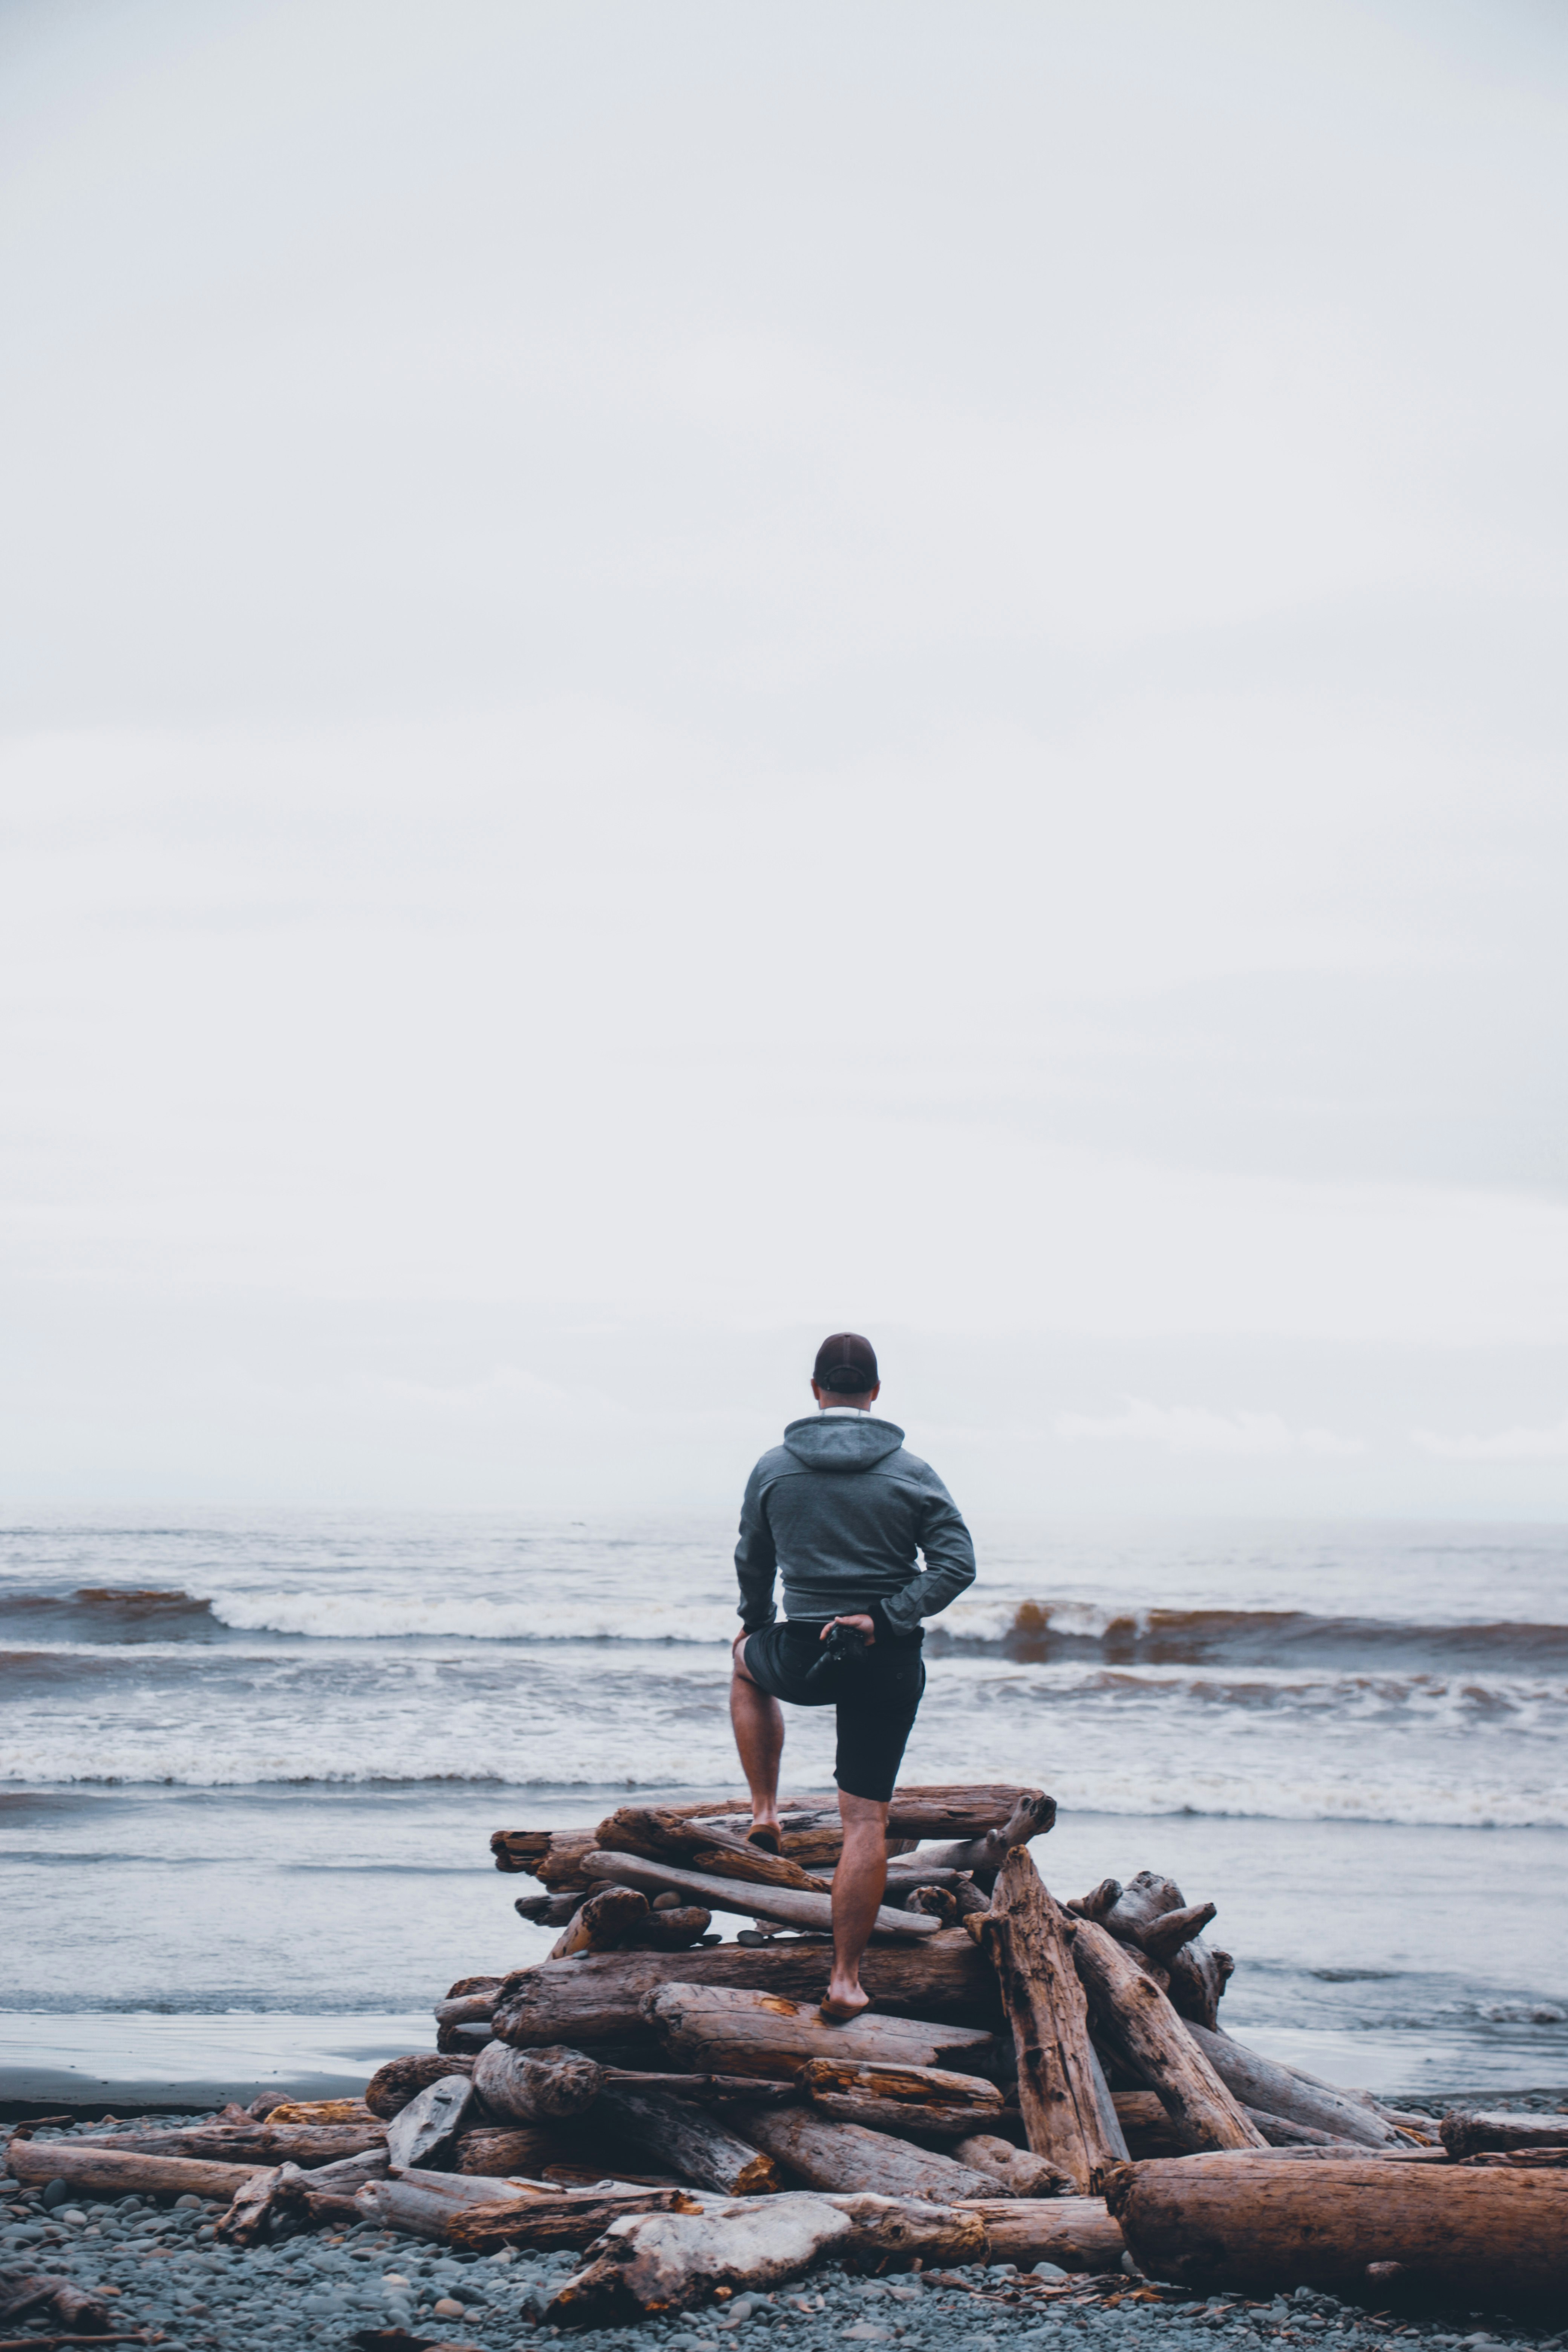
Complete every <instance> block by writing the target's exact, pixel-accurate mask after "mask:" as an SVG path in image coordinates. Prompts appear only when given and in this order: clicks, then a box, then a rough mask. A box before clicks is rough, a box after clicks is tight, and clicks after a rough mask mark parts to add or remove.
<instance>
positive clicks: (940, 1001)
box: [0, 0, 1568, 1517]
mask: <svg viewBox="0 0 1568 2352" xmlns="http://www.w3.org/2000/svg"><path fill="white" fill-rule="evenodd" d="M1565 92H1568V17H1565V16H1564V14H1563V10H1562V8H1561V6H1560V5H1557V0H1407V5H1405V4H1404V0H1271V5H1269V6H1268V7H1267V8H1259V7H1258V6H1257V5H1253V0H1234V5H1224V0H1183V5H1180V6H1177V7H1173V6H1172V5H1170V0H1146V5H1139V4H1138V0H1127V4H1124V0H1073V4H1072V5H1065V0H984V5H974V0H948V5H930V0H820V5H814V0H658V5H648V4H647V0H553V5H530V4H529V0H439V5H437V0H423V5H409V0H4V5H0V207H3V215H0V319H3V320H4V321H5V327H4V334H5V346H6V358H5V369H4V389H3V394H0V400H3V404H4V412H5V413H4V415H3V417H0V464H3V466H4V469H5V512H4V520H3V525H0V529H3V537H4V548H5V553H4V558H3V559H0V562H3V575H4V576H3V581H0V595H3V598H4V611H3V614H0V662H3V665H4V669H3V679H0V688H3V696H4V707H3V714H0V729H3V736H0V754H3V758H4V768H5V785H4V826H5V832H4V868H3V876H4V878H3V888H4V899H3V902H0V994H3V1002H4V1008H5V1044H4V1055H5V1061H4V1078H3V1086H0V1120H3V1138H0V1141H3V1158H0V1196H3V1205H0V1217H3V1226H0V1244H3V1250H4V1274H3V1291H0V1310H3V1318H4V1340H3V1362H0V1390H3V1394H0V1402H3V1403H4V1407H5V1416H4V1417H5V1430H6V1435H5V1440H4V1454H3V1459H0V1496H3V1497H5V1498H6V1499H7V1500H8V1501H9V1502H10V1503H12V1504H15V1505H16V1506H18V1507H19V1506H20V1505H21V1504H23V1503H26V1502H34V1501H37V1502H52V1503H55V1504H58V1505H59V1506H61V1507H76V1506H81V1507H87V1506H89V1505H102V1504H107V1503H112V1502H115V1501H119V1500H126V1501H134V1500H138V1499H142V1500H149V1499H154V1498H156V1499H160V1500H163V1499H169V1500H174V1501H178V1500H191V1501H196V1500H208V1501H211V1500H231V1501H236V1502H250V1501H255V1502H269V1501H285V1502H286V1501H291V1500H292V1501H319V1500H342V1501H350V1502H365V1503H374V1502H386V1503H405V1502H409V1503H425V1502H429V1503H449V1504H461V1503H465V1502H471V1503H473V1504H475V1505H478V1506H490V1505H495V1504H509V1505H512V1504H515V1505H518V1506H523V1507H551V1508H556V1507H588V1506H592V1505H594V1504H596V1503H600V1502H604V1503H606V1504H608V1503H614V1504H616V1506H627V1505H633V1506H635V1505H638V1504H647V1505H648V1506H650V1507H652V1506H663V1505H668V1504H688V1503H691V1504H701V1505H704V1506H706V1505H712V1506H714V1507H718V1506H721V1505H725V1506H727V1505H728V1503H729V1502H730V1500H731V1497H732V1496H733V1494H734V1493H735V1492H736V1491H737V1489H738V1483H739V1481H740V1479H741V1478H742V1477H743V1475H744V1472H745V1469H746V1467H747V1466H748V1464H749V1462H750V1459H751V1458H752V1454H753V1453H754V1452H755V1451H756V1450H757V1448H758V1446H760V1445H761V1444H765V1443H767V1442H770V1440H771V1436H772V1433H773V1432H774V1431H775V1430H776V1428H777V1427H778V1426H779V1424H780V1423H782V1421H783V1420H784V1417H785V1416H786V1415H787V1414H788V1413H790V1412H794V1411H795V1410H797V1409H799V1407H800V1404H801V1402H802V1401H803V1399H804V1398H805V1390H804V1387H803V1385H802V1383H803V1382H804V1379H805V1371H806V1370H807V1368H808V1364H809V1356H810V1352H811V1349H812V1347H813V1346H814V1345H815V1342H816V1339H817V1338H818V1337H820V1336H821V1333H822V1332H823V1331H824V1330H826V1329H828V1328H838V1327H843V1326H846V1325H847V1326H851V1327H854V1328H860V1329H864V1330H867V1331H868V1332H869V1333H870V1334H871V1336H872V1337H873V1338H874V1339H877V1340H878V1342H879V1345H880V1346H881V1348H882V1351H883V1355H884V1360H885V1363H886V1367H887V1371H888V1383H887V1391H886V1399H885V1402H886V1407H887V1410H888V1411H889V1412H890V1413H892V1414H893V1415H894V1416H895V1417H897V1418H900V1419H903V1420H906V1422H907V1425H908V1426H909V1428H910V1435H911V1440H912V1441H918V1442H920V1443H921V1444H929V1445H930V1447H931V1452H932V1453H933V1454H934V1455H935V1456H936V1457H937V1459H938V1461H939V1466H941V1467H942V1469H943V1470H944V1472H946V1473H948V1474H949V1476H950V1483H951V1484H952V1485H953V1486H955V1488H957V1489H958V1490H959V1491H960V1493H961V1498H962V1499H964V1500H966V1501H968V1502H970V1503H971V1505H972V1506H973V1507H975V1508H976V1509H977V1510H980V1511H984V1510H993V1511H996V1512H1002V1511H1007V1512H1010V1513H1011V1512H1020V1511H1033V1512H1038V1513H1041V1514H1046V1513H1055V1512H1058V1511H1076V1510H1103V1509H1119V1510H1121V1509H1126V1510H1142V1509H1148V1510H1163V1509H1168V1508H1183V1509H1200V1510H1233V1509H1234V1510H1247V1511H1258V1510H1281V1511H1290V1512H1301V1511H1341V1510H1363V1509H1371V1510H1379V1511H1401V1512H1410V1513H1426V1512H1431V1513H1493V1514H1510V1515H1515V1516H1527V1517H1528V1516H1535V1517H1561V1516H1563V1514H1564V1513H1568V1093H1565V1088H1564V1077H1563V1073H1564V1063H1565V1052H1564V1048H1565V1045H1568V1034H1565V1033H1568V969H1565V966H1568V947H1565V943H1564V942H1565V933H1568V926H1565V922H1564V905H1563V900H1564V888H1563V884H1564V871H1565V852H1568V838H1565V835H1568V795H1565V790H1564V780H1563V741H1564V733H1565V729H1564V716H1565V714H1564V708H1563V706H1564V698H1565V691H1568V677H1565V666H1564V661H1563V614H1564V602H1565V587H1568V570H1565V561H1564V559H1565V555H1568V459H1565V455H1564V438H1563V415H1564V414H1565V413H1568V369H1565V366H1564V356H1565V354H1564V342H1565V336H1568V329H1565V325H1564V314H1563V302H1562V288H1563V283H1564V280H1565V278H1568V252H1565V250H1564V247H1565V245H1568V235H1565V231H1568V175H1565V173H1564V168H1563V155H1564V152H1565V150H1564V132H1565V129H1568V123H1565V108H1564V96H1565Z"/></svg>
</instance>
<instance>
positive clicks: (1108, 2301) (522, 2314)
mask: <svg viewBox="0 0 1568 2352" xmlns="http://www.w3.org/2000/svg"><path fill="white" fill-rule="evenodd" d="M1510 2104H1522V2102H1511V2103H1510ZM176 2120H179V2119H176V2118H173V2117H170V2116H157V2117H149V2118H148V2119H147V2121H148V2123H149V2124H150V2125H153V2124H161V2125H169V2124H171V2123H173V2122H174V2121H176ZM191 2120H192V2121H196V2120H205V2117H203V2118H198V2117H193V2118H191ZM63 2136H65V2135H62V2137H63ZM47 2137H48V2136H47V2135H46V2136H43V2137H40V2138H39V2140H38V2141H37V2145H38V2146H40V2147H41V2146H44V2145H46V2144H47ZM0 2192H3V2193H0V2271H4V2270H15V2269H26V2270H34V2271H47V2272H53V2273H61V2274H63V2275H64V2276H66V2277H68V2278H70V2279H71V2280H73V2281H74V2282H75V2283H76V2284H79V2285H82V2286H87V2287H91V2288H93V2289H95V2290H96V2291H98V2292H100V2293H102V2292H103V2291H104V2290H105V2289H110V2290H114V2291H115V2292H113V2293H111V2294H110V2295H109V2297H108V2299H109V2300H110V2302H111V2304H112V2305H113V2307H114V2309H115V2312H116V2316H117V2324H118V2325H119V2326H123V2327H125V2328H137V2329H142V2328H144V2329H146V2330H148V2331H149V2334H150V2336H151V2337H152V2339H153V2342H154V2343H156V2344H157V2346H158V2347H159V2352H208V2347H213V2352H216V2347H223V2352H233V2347H251V2346H254V2347H258V2348H259V2347H267V2352H337V2347H342V2352H351V2347H355V2346H356V2345H357V2344H359V2343H361V2342H370V2343H374V2342H376V2341H378V2340H382V2339H383V2338H384V2340H385V2342H386V2343H387V2345H388V2346H389V2347H391V2346H392V2345H395V2344H396V2343H397V2341H398V2334H397V2331H407V2338H408V2339H412V2340H413V2341H414V2342H418V2343H424V2344H428V2345H435V2344H442V2345H454V2346H455V2345H468V2346H473V2347H476V2352H523V2347H529V2352H532V2348H533V2347H544V2346H547V2345H550V2344H552V2342H556V2341H559V2342H560V2343H561V2346H562V2352H567V2347H569V2346H571V2345H574V2344H581V2345H582V2346H583V2347H584V2352H595V2347H604V2352H610V2347H616V2352H641V2347H647V2352H727V2347H730V2346H731V2345H732V2344H733V2343H734V2342H735V2341H736V2339H737V2338H738V2337H741V2336H744V2337H746V2338H748V2339H751V2340H753V2341H755V2342H757V2343H759V2344H760V2343H761V2342H762V2341H763V2339H764V2338H766V2339H769V2340H770V2341H771V2342H773V2344H775V2345H777V2346H779V2347H781V2352H782V2347H783V2346H784V2345H785V2344H787V2345H789V2346H791V2347H797V2348H798V2352H829V2347H834V2352H837V2347H840V2346H846V2347H847V2346H858V2345H867V2346H873V2345H886V2346H888V2347H889V2352H893V2347H907V2352H926V2347H929V2352H947V2347H950V2346H954V2345H956V2346H960V2347H964V2352H986V2347H990V2346H994V2347H996V2352H1025V2348H1026V2347H1040V2352H1112V2347H1117V2348H1118V2352H1120V2347H1126V2352H1139V2347H1147V2352H1213V2347H1216V2346H1217V2345H1221V2344H1223V2345H1224V2346H1226V2347H1240V2348H1244V2352H1251V2347H1260V2346H1268V2347H1272V2346H1276V2345H1277V2346H1279V2347H1282V2352H1283V2347H1303V2346H1312V2347H1324V2352H1374V2347H1379V2346H1382V2345H1384V2344H1388V2345H1393V2344H1394V2343H1395V2342H1396V2341H1397V2343H1398V2344H1399V2345H1400V2346H1402V2347H1408V2352H1427V2347H1435V2348H1436V2352H1494V2347H1498V2352H1500V2347H1524V2346H1531V2347H1536V2346H1539V2347H1552V2352H1568V2329H1564V2330H1563V2332H1561V2333H1556V2334H1553V2333H1551V2332H1550V2331H1549V2330H1548V2329H1546V2328H1543V2327H1542V2326H1532V2325H1531V2324H1529V2323H1527V2322H1523V2321H1521V2320H1518V2319H1514V2318H1510V2317H1508V2316H1506V2315H1500V2314H1499V2313H1496V2312H1489V2313H1479V2312H1463V2311H1455V2310H1449V2311H1445V2312H1443V2313H1441V2314H1439V2315H1436V2316H1426V2317H1420V2318H1415V2319H1409V2318H1405V2317H1403V2316H1401V2315H1399V2314H1397V2313H1388V2312H1384V2313H1381V2314H1378V2313H1373V2312H1372V2311H1370V2310H1368V2309H1366V2308H1363V2307H1362V2306H1360V2305H1350V2304H1345V2303H1342V2302H1339V2301H1337V2300H1336V2299H1335V2298H1334V2297H1333V2296H1331V2295H1327V2294H1315V2293H1310V2292H1309V2291H1308V2290H1306V2289H1305V2288H1299V2289H1298V2290H1297V2291H1296V2292H1295V2294H1291V2295H1276V2296H1275V2297H1273V2298H1272V2299H1262V2300H1258V2301H1247V2300H1246V2299H1244V2298H1242V2297H1239V2296H1231V2295H1225V2296H1215V2297H1211V2298H1209V2299H1207V2300H1206V2301H1205V2300H1204V2299H1201V2298H1198V2297H1194V2296H1192V2295H1187V2294H1181V2293H1178V2292H1177V2291H1176V2290H1175V2289H1173V2288H1166V2287H1158V2286H1152V2285H1150V2284H1147V2283H1146V2282H1143V2281H1141V2280H1139V2279H1137V2278H1134V2277H1117V2278H1108V2279H1099V2280H1094V2281H1086V2280H1083V2279H1072V2278H1068V2277H1063V2276H1060V2275H1055V2276H1053V2275H1051V2273H1052V2271H1053V2270H1054V2265H1050V2264H1043V2265H1042V2266H1041V2269H1042V2273H1043V2275H1040V2276H1035V2275H1033V2274H1029V2275H1023V2276H1021V2275H1020V2274H1019V2273H1017V2271H1016V2270H1015V2268H1014V2267H1013V2265H1012V2264H1010V2263H1008V2264H1003V2265H999V2266H997V2267H994V2268H991V2269H985V2268H982V2267H980V2266H978V2265H976V2266H974V2267H973V2268H970V2269H966V2270H962V2271H943V2272H939V2273H935V2274H934V2275H933V2276H931V2277H922V2276H920V2275H919V2274H911V2273H900V2274H897V2275H894V2276H890V2277H889V2278H886V2279H867V2278H859V2277H856V2276H854V2275H852V2274H848V2273H845V2272H843V2271H838V2270H833V2271H823V2272H819V2273H813V2274H812V2275H811V2276H810V2277H809V2278H806V2279H803V2280H801V2281H799V2282H798V2283H796V2284H794V2285H791V2286H787V2287H780V2288H778V2289H776V2290H775V2291H773V2293H771V2294H762V2293H759V2292H756V2291H752V2292H750V2293H747V2294H737V2295H733V2296H731V2297H729V2298H727V2299H726V2300H725V2301H723V2302H718V2303H714V2304H712V2305H708V2306H707V2307H705V2308H704V2309H702V2310H700V2311H695V2312H687V2313H681V2314H678V2315H672V2316H670V2317H667V2318H663V2319H658V2320H652V2321H648V2322H646V2323H644V2324H643V2325H641V2326H637V2327H633V2328H618V2329H605V2330H594V2331H590V2332H587V2333H585V2334H583V2335H580V2336H579V2335H576V2334H573V2335H569V2336H561V2337H559V2338H557V2337H556V2336H555V2332H554V2331H553V2330H552V2329H551V2328H549V2327H548V2326H546V2325H545V2324H544V2323H543V2320H542V2313H543V2311H544V2309H545V2306H546V2305H548V2303H549V2301H550V2298H551V2296H552V2294H553V2293H554V2291H555V2289H556V2288H557V2286H558V2285H559V2284H561V2282H562V2281H563V2280H564V2279H566V2278H569V2277H570V2276H571V2274H572V2273H573V2272H574V2270H576V2269H578V2268H579V2267H580V2265H581V2258H580V2257H579V2256H577V2255H574V2254H559V2255H535V2254H529V2253H522V2252H520V2253H515V2254H510V2255H508V2254H500V2255H488V2256H480V2255H467V2254H455V2253H453V2252H450V2251H448V2250H447V2249H446V2248H444V2247H439V2246H435V2245H432V2244H430V2243H428V2242H426V2241H424V2240H421V2239H417V2238H407V2237H400V2236H397V2235H395V2234H393V2233H391V2232H388V2231H384V2230H382V2229H380V2228H377V2227H374V2226H372V2225H370V2224H368V2223H362V2224H360V2225H359V2226H357V2227H355V2228H353V2229H351V2230H349V2231H342V2232H337V2231H331V2232H303V2233H301V2234H300V2235H297V2236H294V2237H291V2238H287V2239H285V2240H283V2241H282V2242H281V2243H277V2244H273V2245H269V2246H263V2247H258V2248H255V2249H252V2250H249V2251H240V2250H238V2249H236V2248H232V2247H228V2246H225V2245H222V2244H220V2243H219V2242H217V2241H216V2238H215V2236H214V2231H213V2224H214V2222H215V2221H216V2217H217V2214H218V2213H219V2211H220V2210H222V2209H221V2207H220V2206H218V2205H216V2204H205V2203H203V2202H201V2201H199V2200H194V2199H191V2198H188V2197H187V2198H182V2199H181V2200H179V2202H178V2203H177V2204H176V2203H160V2202H158V2201H156V2200H152V2199H147V2198H140V2197H122V2198H120V2199H118V2200H113V2201H110V2200H99V2199H94V2198H92V2197H90V2196H87V2195H84V2194H83V2193H82V2192H81V2191H80V2190H77V2189H72V2190H71V2191H69V2192H68V2198H65V2197H61V2196H59V2195H58V2192H57V2195H56V2196H55V2198H53V2199H52V2200H51V2199H50V2197H49V2191H48V2189H47V2188H46V2189H43V2190H42V2191H41V2192H39V2191H37V2190H32V2189H18V2188H17V2184H16V2183H15V2182H11V2181H5V2182H0ZM1553 2316H1554V2317H1557V2316H1561V2315H1553ZM48 2324H49V2323H47V2321H46V2319H45V2317H44V2316H43V2315H39V2314H34V2315H30V2316H29V2318H28V2319H26V2320H24V2321H22V2322H19V2323H16V2322H13V2323H8V2332H10V2333H11V2334H14V2335H16V2336H26V2335H27V2334H38V2335H43V2334H46V2333H47V2326H48ZM387 2331H393V2332H392V2333H387Z"/></svg>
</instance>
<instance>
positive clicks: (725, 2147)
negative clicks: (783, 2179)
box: [590, 2082, 779, 2197]
mask: <svg viewBox="0 0 1568 2352" xmlns="http://www.w3.org/2000/svg"><path fill="white" fill-rule="evenodd" d="M758 2112H759V2113H760V2112H761V2111H760V2110H759V2111H758ZM590 2122H591V2124H592V2125H593V2126H596V2127H598V2128H599V2129H601V2130H603V2131H606V2132H611V2133H613V2134H614V2135H615V2137H616V2143H617V2145H618V2144H619V2143H620V2142H622V2141H626V2142H629V2143H630V2145H631V2146H632V2147H639V2148H642V2149H644V2150H646V2151H647V2153H648V2154H649V2155H651V2156H655V2157H657V2158H658V2161H659V2165H660V2167H661V2168H662V2169H664V2170H665V2171H667V2172H673V2173H675V2174H677V2175H678V2176H679V2178H681V2179H686V2180H690V2181H693V2182H695V2183H696V2185H697V2187H698V2188H699V2189H715V2190H717V2191H718V2192H719V2193H720V2194H721V2196H725V2197H761V2196H767V2195H770V2194H771V2193H772V2192H773V2190H774V2189H777V2187H778V2185H779V2183H778V2175H777V2173H776V2172H775V2171H774V2169H773V2163H772V2160H771V2158H769V2157H768V2156H767V2155H765V2154H763V2153H761V2152H760V2151H759V2148H758V2147H757V2146H756V2145H755V2141H756V2131H755V2123H756V2117H755V2116H748V2118H747V2121H746V2129H747V2132H748V2134H749V2135H750V2137H747V2138H745V2139H742V2138H739V2137H737V2136H736V2134H735V2133H734V2132H732V2131H730V2130H727V2129H726V2127H725V2126H724V2125H723V2124H721V2123H720V2122H718V2121H716V2120H715V2118H714V2117H713V2116H710V2114H708V2113H707V2112H706V2111H705V2110H704V2109H703V2108H702V2107H700V2106H698V2105H695V2103H693V2102H691V2101H689V2100H684V2099H672V2098H670V2097H669V2095H668V2093H666V2092H662V2091H643V2090H634V2089H632V2088H631V2086H630V2085H629V2084H626V2083H624V2082H620V2083H606V2084H605V2087H604V2089H603V2090H602V2091H601V2092H600V2094H599V2096H598V2098H597V2100H596V2101H595V2105H594V2109H593V2114H592V2116H591V2118H590Z"/></svg>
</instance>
